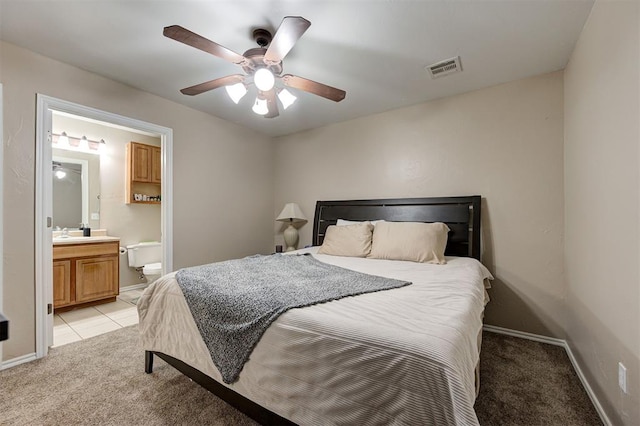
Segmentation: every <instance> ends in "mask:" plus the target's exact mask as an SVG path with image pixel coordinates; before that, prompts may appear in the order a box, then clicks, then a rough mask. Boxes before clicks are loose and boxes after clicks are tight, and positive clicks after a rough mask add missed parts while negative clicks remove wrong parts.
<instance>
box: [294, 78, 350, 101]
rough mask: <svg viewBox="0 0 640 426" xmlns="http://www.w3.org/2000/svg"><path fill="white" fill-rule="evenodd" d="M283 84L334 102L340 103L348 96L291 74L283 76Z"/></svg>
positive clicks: (345, 93)
mask: <svg viewBox="0 0 640 426" xmlns="http://www.w3.org/2000/svg"><path fill="white" fill-rule="evenodd" d="M282 82H283V83H284V84H285V86H289V87H293V88H294V89H299V90H303V91H305V92H309V93H313V94H314V95H318V96H322V97H323V98H327V99H330V100H332V101H334V102H340V101H341V100H343V99H344V97H345V96H347V92H345V91H344V90H340V89H336V88H335V87H331V86H327V85H326V84H322V83H318V82H316V81H313V80H309V79H307V78H302V77H298V76H295V75H291V74H285V75H283V76H282Z"/></svg>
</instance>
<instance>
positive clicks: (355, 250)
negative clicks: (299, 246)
mask: <svg viewBox="0 0 640 426" xmlns="http://www.w3.org/2000/svg"><path fill="white" fill-rule="evenodd" d="M372 235H373V225H372V224H371V222H360V223H358V224H355V225H344V226H335V225H331V226H329V227H328V228H327V230H326V231H325V234H324V240H323V242H322V245H321V246H320V249H319V250H318V253H319V254H330V255H333V256H348V257H367V255H368V254H369V252H370V251H371V237H372Z"/></svg>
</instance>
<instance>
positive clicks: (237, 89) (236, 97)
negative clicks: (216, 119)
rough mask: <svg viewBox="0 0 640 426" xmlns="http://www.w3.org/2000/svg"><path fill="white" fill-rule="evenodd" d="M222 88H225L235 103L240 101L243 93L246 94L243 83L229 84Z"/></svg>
mask: <svg viewBox="0 0 640 426" xmlns="http://www.w3.org/2000/svg"><path fill="white" fill-rule="evenodd" d="M224 88H225V89H227V94H228V95H229V97H230V98H231V100H232V101H233V102H235V103H236V104H237V103H238V102H240V99H242V97H243V96H244V95H246V94H247V88H246V87H245V86H244V84H243V83H236V84H232V85H230V86H225V87H224Z"/></svg>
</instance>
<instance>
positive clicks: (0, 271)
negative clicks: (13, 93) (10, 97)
mask: <svg viewBox="0 0 640 426" xmlns="http://www.w3.org/2000/svg"><path fill="white" fill-rule="evenodd" d="M2 108H3V101H2V83H1V82H0V259H4V252H3V241H4V227H3V226H2V223H3V216H2V212H3V210H4V190H3V188H4V178H3V173H4V168H3V164H4V136H3V135H4V128H3V127H2V117H3V116H4V112H3V110H2ZM3 263H4V262H0V312H2V311H3V309H2V308H3V291H4V290H3V288H2V282H3V276H4V268H3V266H2V265H3ZM0 370H2V342H0Z"/></svg>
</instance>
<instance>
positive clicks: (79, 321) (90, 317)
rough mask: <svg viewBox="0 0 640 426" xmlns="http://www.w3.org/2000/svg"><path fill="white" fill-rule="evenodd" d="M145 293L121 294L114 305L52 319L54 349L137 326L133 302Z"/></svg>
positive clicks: (134, 291) (128, 291)
mask: <svg viewBox="0 0 640 426" xmlns="http://www.w3.org/2000/svg"><path fill="white" fill-rule="evenodd" d="M143 290H144V289H138V290H127V291H122V292H121V293H120V295H119V296H118V298H117V299H116V301H115V302H111V303H104V304H102V305H96V306H91V307H88V308H82V309H74V310H72V311H67V312H61V313H59V314H55V315H54V316H53V347H56V346H62V345H66V344H67V343H72V342H77V341H79V340H82V339H88V338H89V337H94V336H97V335H99V334H104V333H108V332H109V331H114V330H117V329H119V328H122V327H127V326H129V325H135V324H137V323H138V311H137V309H136V305H135V304H134V303H132V301H133V300H134V299H136V298H138V297H140V295H141V294H142V291H143Z"/></svg>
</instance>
